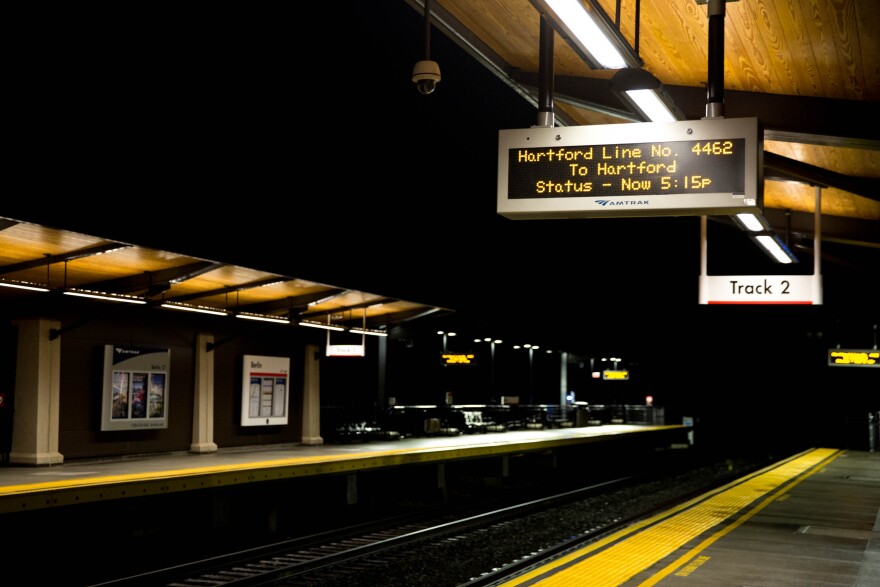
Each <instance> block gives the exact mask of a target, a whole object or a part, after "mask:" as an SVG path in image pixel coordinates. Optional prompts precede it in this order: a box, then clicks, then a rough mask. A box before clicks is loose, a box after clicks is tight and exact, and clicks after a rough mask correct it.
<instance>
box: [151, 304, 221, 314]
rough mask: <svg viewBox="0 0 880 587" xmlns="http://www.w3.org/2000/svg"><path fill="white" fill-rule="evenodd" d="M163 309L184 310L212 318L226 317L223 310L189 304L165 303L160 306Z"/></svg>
mask: <svg viewBox="0 0 880 587" xmlns="http://www.w3.org/2000/svg"><path fill="white" fill-rule="evenodd" d="M162 307H163V308H170V309H172V310H184V311H186V312H197V313H199V314H211V315H212V316H227V315H228V314H227V313H226V311H225V310H217V309H216V308H208V307H206V306H190V305H189V304H180V303H172V302H165V303H164V304H162Z"/></svg>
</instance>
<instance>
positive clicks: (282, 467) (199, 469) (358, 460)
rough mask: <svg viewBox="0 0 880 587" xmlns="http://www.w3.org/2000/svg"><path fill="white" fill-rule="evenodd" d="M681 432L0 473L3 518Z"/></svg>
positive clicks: (218, 455)
mask: <svg viewBox="0 0 880 587" xmlns="http://www.w3.org/2000/svg"><path fill="white" fill-rule="evenodd" d="M689 430H690V428H689V427H686V426H681V425H643V424H639V425H631V424H608V425H600V426H588V427H579V428H556V429H541V430H518V431H513V430H511V431H507V432H503V433H491V432H487V433H483V434H463V435H458V436H445V437H444V436H435V437H412V438H403V439H398V440H389V441H370V442H358V443H352V444H322V445H299V444H297V445H284V446H267V447H260V446H250V447H243V448H232V449H222V448H221V449H220V450H218V451H216V452H211V453H198V454H197V453H190V452H179V453H171V454H159V455H156V454H150V455H132V456H128V457H120V458H112V459H103V460H85V461H78V462H70V463H62V464H60V465H51V466H39V467H35V466H0V514H4V513H15V512H27V511H34V510H39V509H44V508H57V507H61V506H68V505H81V504H86V503H91V502H101V501H110V500H118V499H125V498H129V497H147V496H153V495H164V494H169V493H174V492H186V491H195V490H204V489H211V488H218V487H227V486H232V485H238V484H245V483H259V482H263V481H276V480H286V479H294V478H305V477H314V476H326V475H339V474H350V473H357V472H362V471H370V470H374V469H381V468H389V467H406V466H409V465H419V464H426V463H444V462H451V461H456V460H461V459H474V458H485V457H494V456H498V457H503V456H505V455H513V454H519V453H523V452H534V451H546V450H552V449H560V448H563V447H571V446H579V445H584V444H587V443H599V442H605V443H608V442H613V441H614V440H619V439H623V438H626V439H630V440H635V439H638V442H644V443H647V444H648V445H652V444H653V445H656V446H658V447H668V446H670V445H673V444H679V445H681V444H683V443H686V442H687V436H686V435H687V433H688V431H689Z"/></svg>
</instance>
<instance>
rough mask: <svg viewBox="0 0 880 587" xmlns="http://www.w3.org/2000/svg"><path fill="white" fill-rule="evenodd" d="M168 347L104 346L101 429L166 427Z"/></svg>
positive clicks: (169, 364)
mask: <svg viewBox="0 0 880 587" xmlns="http://www.w3.org/2000/svg"><path fill="white" fill-rule="evenodd" d="M170 369H171V349H156V348H142V347H128V346H120V345H111V344H108V345H105V346H104V390H103V402H102V407H101V430H142V429H154V428H168V412H167V402H168V372H169V371H170Z"/></svg>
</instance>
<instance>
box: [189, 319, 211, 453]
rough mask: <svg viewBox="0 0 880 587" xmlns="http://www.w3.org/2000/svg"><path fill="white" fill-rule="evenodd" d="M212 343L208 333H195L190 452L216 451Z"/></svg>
mask: <svg viewBox="0 0 880 587" xmlns="http://www.w3.org/2000/svg"><path fill="white" fill-rule="evenodd" d="M212 344H214V337H213V335H210V334H202V333H199V334H197V335H196V348H195V355H196V380H195V390H194V392H193V429H192V444H191V445H190V446H189V451H190V452H197V453H203V452H216V451H217V444H216V443H215V442H214V351H213V350H211V351H209V350H208V345H212Z"/></svg>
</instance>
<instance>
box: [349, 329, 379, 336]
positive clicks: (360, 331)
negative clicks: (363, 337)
mask: <svg viewBox="0 0 880 587" xmlns="http://www.w3.org/2000/svg"><path fill="white" fill-rule="evenodd" d="M348 330H349V332H353V333H355V334H369V335H370V336H388V333H387V332H385V331H384V330H370V329H368V328H349V329H348Z"/></svg>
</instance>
